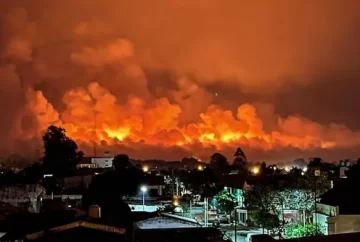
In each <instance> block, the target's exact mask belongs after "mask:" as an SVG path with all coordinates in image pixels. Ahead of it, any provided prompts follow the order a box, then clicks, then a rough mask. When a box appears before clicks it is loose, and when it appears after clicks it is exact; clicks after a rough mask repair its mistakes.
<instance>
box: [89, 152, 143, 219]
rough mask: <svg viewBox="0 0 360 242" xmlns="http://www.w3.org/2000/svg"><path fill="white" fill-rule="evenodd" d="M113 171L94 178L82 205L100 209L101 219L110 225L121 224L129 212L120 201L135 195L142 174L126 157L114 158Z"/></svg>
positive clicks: (141, 179)
mask: <svg viewBox="0 0 360 242" xmlns="http://www.w3.org/2000/svg"><path fill="white" fill-rule="evenodd" d="M115 158H116V159H115V167H116V168H115V169H114V170H112V171H108V172H106V173H104V174H101V175H98V176H96V177H95V178H94V180H93V181H92V183H91V184H90V187H89V189H88V191H87V192H86V193H85V194H84V198H83V205H84V208H85V209H88V207H89V206H90V205H95V204H96V205H99V206H100V207H101V213H102V217H103V218H104V219H105V220H108V221H109V222H111V223H122V222H124V220H123V219H121V218H124V217H127V218H129V216H130V215H129V213H130V212H131V210H130V208H129V207H128V205H127V204H125V203H124V202H123V201H122V198H123V196H132V195H135V194H136V193H137V192H138V191H139V188H140V185H141V184H142V181H143V178H144V173H143V171H142V170H141V169H139V168H137V167H135V166H133V165H132V164H131V162H130V161H129V157H128V156H127V155H117V156H116V157H115Z"/></svg>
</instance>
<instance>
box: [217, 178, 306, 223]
mask: <svg viewBox="0 0 360 242" xmlns="http://www.w3.org/2000/svg"><path fill="white" fill-rule="evenodd" d="M220 183H221V185H223V186H224V189H226V190H227V191H229V192H230V193H231V194H233V195H234V196H235V198H236V200H237V202H238V206H237V208H236V220H237V222H238V223H239V224H241V225H246V224H247V220H248V217H249V214H248V211H247V209H246V208H245V198H244V193H245V191H247V190H249V189H252V187H253V186H254V185H256V184H266V185H271V186H273V187H277V188H289V187H291V188H292V187H296V185H297V179H296V178H294V177H292V176H289V175H283V174H273V175H262V176H256V175H255V176H250V175H248V176H244V175H241V174H229V175H224V176H222V177H221V179H220ZM233 216H234V215H233ZM284 217H285V220H289V221H290V220H291V221H297V220H298V221H301V220H302V219H303V217H302V215H301V211H298V210H293V209H292V208H285V209H284Z"/></svg>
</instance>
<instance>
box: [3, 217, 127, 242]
mask: <svg viewBox="0 0 360 242" xmlns="http://www.w3.org/2000/svg"><path fill="white" fill-rule="evenodd" d="M76 240H77V241H126V230H125V229H124V228H118V227H114V226H111V225H106V224H101V223H98V222H93V221H87V220H79V221H74V222H70V223H66V224H62V225H58V226H54V227H49V228H44V229H40V230H35V231H32V232H28V233H25V234H18V233H5V235H3V236H2V237H1V238H0V241H35V242H36V241H76Z"/></svg>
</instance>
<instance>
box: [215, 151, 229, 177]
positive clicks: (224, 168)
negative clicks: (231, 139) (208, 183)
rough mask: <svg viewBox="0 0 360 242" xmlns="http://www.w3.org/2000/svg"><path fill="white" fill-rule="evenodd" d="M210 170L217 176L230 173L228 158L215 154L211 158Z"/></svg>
mask: <svg viewBox="0 0 360 242" xmlns="http://www.w3.org/2000/svg"><path fill="white" fill-rule="evenodd" d="M210 168H211V169H212V170H213V171H214V173H215V174H216V175H217V176H220V175H223V174H226V173H229V172H230V165H229V163H228V161H227V158H226V157H225V156H223V155H222V154H220V153H214V154H213V155H212V156H211V160H210Z"/></svg>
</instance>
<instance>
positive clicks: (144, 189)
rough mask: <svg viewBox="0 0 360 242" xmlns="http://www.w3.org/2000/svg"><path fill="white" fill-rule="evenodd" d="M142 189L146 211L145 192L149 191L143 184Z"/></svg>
mask: <svg viewBox="0 0 360 242" xmlns="http://www.w3.org/2000/svg"><path fill="white" fill-rule="evenodd" d="M140 190H141V191H142V194H143V211H145V192H147V187H146V186H141V188H140Z"/></svg>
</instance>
